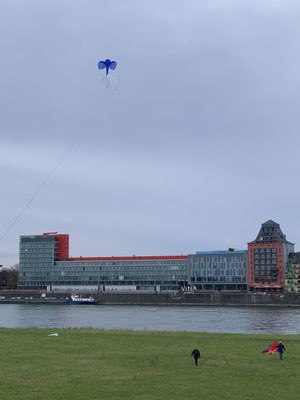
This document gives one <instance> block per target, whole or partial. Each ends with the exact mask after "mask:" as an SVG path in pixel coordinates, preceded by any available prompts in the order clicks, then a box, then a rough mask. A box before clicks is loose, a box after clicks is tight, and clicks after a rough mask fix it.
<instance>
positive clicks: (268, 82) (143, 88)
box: [0, 0, 300, 266]
mask: <svg viewBox="0 0 300 400" xmlns="http://www.w3.org/2000/svg"><path fill="white" fill-rule="evenodd" d="M299 20H300V3H299V2H298V1H297V0H295V1H292V0H203V1H199V0H186V1H182V0H180V1H177V0H165V1H164V0H139V1H138V0H126V1H124V0H110V1H104V0H80V1H79V0H51V1H50V0H44V1H40V0H35V1H34V0H26V1H24V0H2V1H1V3H0V51H1V64H0V88H1V90H0V123H1V125H0V155H1V156H0V176H1V208H0V228H1V232H0V235H2V234H3V233H4V232H5V230H6V229H7V228H8V226H9V225H10V224H11V223H12V221H13V220H14V219H15V218H16V216H17V215H18V214H19V213H20V212H21V210H22V209H23V207H24V205H25V204H26V202H27V201H28V200H29V199H30V198H31V197H32V196H33V194H34V193H35V192H36V190H37V188H38V187H39V186H40V185H41V183H42V182H43V181H44V180H45V179H46V177H47V176H48V175H49V173H50V172H51V171H52V170H53V169H54V167H55V166H56V165H57V163H58V162H59V160H60V159H61V158H62V157H63V155H64V154H65V152H66V151H67V149H69V148H70V146H71V145H73V147H72V149H71V151H70V152H69V153H68V154H67V156H66V158H65V159H64V161H63V163H62V164H61V165H60V166H59V168H58V169H57V170H56V171H55V173H54V174H53V176H51V178H50V179H49V181H48V182H47V184H46V185H45V186H44V187H43V188H42V189H41V191H40V192H39V194H38V195H37V196H36V198H35V199H34V200H33V201H32V203H31V204H30V205H29V207H28V208H27V209H26V211H25V212H24V214H23V215H22V216H21V217H20V218H19V220H18V221H17V222H16V223H15V225H14V226H13V227H12V228H11V230H10V231H9V232H8V233H7V234H6V236H5V237H4V238H3V239H2V241H0V264H4V265H6V266H10V265H12V264H14V263H16V262H18V245H19V236H20V235H27V234H41V233H43V232H49V231H58V232H59V233H69V234H70V255H72V256H80V255H81V256H111V255H115V256H117V255H132V254H136V255H168V254H189V253H193V252H195V251H197V250H214V249H227V248H228V247H235V248H238V249H245V248H246V246H247V242H249V241H251V240H253V239H254V238H255V236H256V235H257V233H258V230H259V228H260V226H261V223H263V222H265V221H266V220H268V219H273V220H275V221H276V222H278V223H279V224H280V225H281V228H282V230H283V231H284V233H286V234H287V238H288V239H289V240H290V241H292V242H294V243H296V249H297V246H298V245H299V243H300V231H299V229H298V221H299V214H300V211H299V200H298V199H299V195H300V186H299V172H300V162H299V150H298V149H299V144H300V138H299V126H300V124H299V123H300V113H299V100H300V98H299V97H300V78H299V76H300V74H299V70H300V51H299V49H300V24H299ZM106 58H110V59H112V60H116V61H117V62H118V66H117V70H116V72H117V73H118V75H119V77H120V85H119V88H118V91H117V92H116V93H115V94H112V93H111V92H110V91H109V90H107V89H106V88H105V87H104V86H103V85H102V83H101V77H102V73H103V72H102V73H101V72H100V71H99V70H98V69H97V63H98V61H100V60H102V59H106Z"/></svg>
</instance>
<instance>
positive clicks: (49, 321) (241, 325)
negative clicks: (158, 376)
mask: <svg viewBox="0 0 300 400" xmlns="http://www.w3.org/2000/svg"><path fill="white" fill-rule="evenodd" d="M0 327H6V328H32V327H36V328H49V329H50V328H51V329H52V328H54V329H55V328H87V327H91V328H95V329H128V330H166V331H194V332H226V333H270V334H298V333H300V309H298V308H277V307H276V308H275V307H212V306H208V307H206V306H200V307H178V306H167V307H166V306H103V305H47V304H42V305H38V304H36V305H34V304H1V305H0Z"/></svg>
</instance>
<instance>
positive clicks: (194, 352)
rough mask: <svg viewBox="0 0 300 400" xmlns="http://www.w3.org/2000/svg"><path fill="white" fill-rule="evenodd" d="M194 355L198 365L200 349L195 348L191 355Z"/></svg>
mask: <svg viewBox="0 0 300 400" xmlns="http://www.w3.org/2000/svg"><path fill="white" fill-rule="evenodd" d="M193 356H194V359H195V365H198V358H201V355H200V351H199V350H198V349H194V350H193V351H192V354H191V357H193Z"/></svg>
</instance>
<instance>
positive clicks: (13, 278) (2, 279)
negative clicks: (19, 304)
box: [0, 264, 19, 289]
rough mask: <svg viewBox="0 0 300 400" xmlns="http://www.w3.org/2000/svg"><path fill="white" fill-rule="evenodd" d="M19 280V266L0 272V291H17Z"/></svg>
mask: <svg viewBox="0 0 300 400" xmlns="http://www.w3.org/2000/svg"><path fill="white" fill-rule="evenodd" d="M18 280H19V264H15V265H13V266H12V267H10V268H4V269H1V271H0V289H17V288H18Z"/></svg>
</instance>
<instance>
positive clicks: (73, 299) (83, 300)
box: [67, 294, 97, 304]
mask: <svg viewBox="0 0 300 400" xmlns="http://www.w3.org/2000/svg"><path fill="white" fill-rule="evenodd" d="M67 303H69V304H97V300H96V299H94V297H91V296H89V297H82V296H79V295H78V294H72V295H71V296H70V298H69V299H68V300H67Z"/></svg>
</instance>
